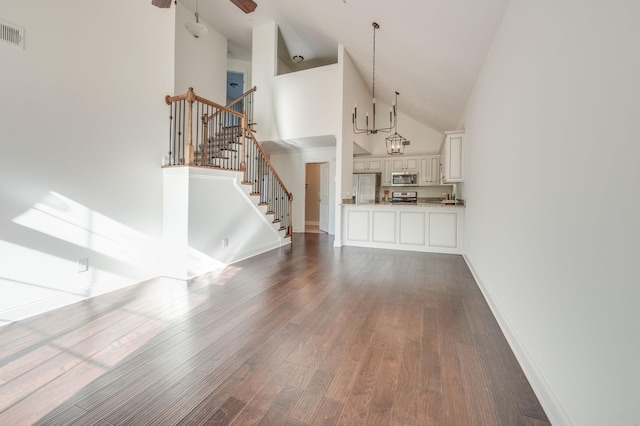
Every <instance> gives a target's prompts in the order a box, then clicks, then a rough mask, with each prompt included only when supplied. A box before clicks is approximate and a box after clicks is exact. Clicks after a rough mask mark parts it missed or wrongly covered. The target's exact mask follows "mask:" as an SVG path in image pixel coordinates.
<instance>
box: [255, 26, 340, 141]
mask: <svg viewBox="0 0 640 426" xmlns="http://www.w3.org/2000/svg"><path fill="white" fill-rule="evenodd" d="M277 39H278V27H277V25H276V24H275V23H273V22H268V23H266V24H263V25H261V26H259V27H256V28H254V29H253V46H252V54H253V58H252V78H253V81H254V84H255V85H256V86H257V88H258V91H257V93H256V97H255V102H254V105H255V109H254V114H255V120H256V122H257V123H258V134H257V136H258V138H259V140H260V142H268V141H282V140H288V139H299V138H309V137H316V136H325V135H336V134H337V133H338V132H339V130H340V109H339V106H340V99H341V92H340V84H339V78H340V74H339V68H338V65H336V64H332V65H326V66H323V67H318V68H311V69H307V70H303V71H298V72H292V73H289V74H284V75H279V76H276V75H275V66H276V65H275V64H276V54H277V50H276V49H277Z"/></svg>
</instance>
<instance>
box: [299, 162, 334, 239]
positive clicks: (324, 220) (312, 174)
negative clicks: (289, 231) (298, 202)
mask: <svg viewBox="0 0 640 426" xmlns="http://www.w3.org/2000/svg"><path fill="white" fill-rule="evenodd" d="M305 176H306V177H305V198H304V216H305V217H304V232H307V233H319V232H323V233H328V232H329V163H306V173H305Z"/></svg>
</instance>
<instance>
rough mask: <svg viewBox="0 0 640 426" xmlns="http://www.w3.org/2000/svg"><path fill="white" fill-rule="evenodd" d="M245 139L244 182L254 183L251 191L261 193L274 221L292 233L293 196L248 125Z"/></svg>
mask: <svg viewBox="0 0 640 426" xmlns="http://www.w3.org/2000/svg"><path fill="white" fill-rule="evenodd" d="M245 141H246V145H245V162H246V168H245V170H244V183H246V184H251V185H252V189H251V193H252V194H254V195H258V194H259V195H260V204H262V205H265V206H267V213H272V214H273V216H274V223H276V222H277V223H279V224H280V229H281V230H286V232H287V235H291V232H292V223H291V212H292V203H293V196H292V195H291V193H290V192H289V191H287V188H286V187H285V185H284V183H283V182H282V180H281V179H280V176H278V173H276V170H275V169H274V168H273V165H272V164H271V161H269V158H268V157H267V155H266V154H265V152H264V150H263V149H262V147H261V146H260V144H259V143H258V140H257V139H256V136H255V134H254V133H253V131H252V130H251V129H250V128H248V127H247V128H245Z"/></svg>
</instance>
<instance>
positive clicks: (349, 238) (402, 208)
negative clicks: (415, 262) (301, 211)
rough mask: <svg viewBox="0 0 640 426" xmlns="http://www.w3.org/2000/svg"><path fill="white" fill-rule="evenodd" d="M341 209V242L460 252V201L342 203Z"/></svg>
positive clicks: (413, 249)
mask: <svg viewBox="0 0 640 426" xmlns="http://www.w3.org/2000/svg"><path fill="white" fill-rule="evenodd" d="M341 209H342V244H343V245H345V246H358V247H373V248H385V249H396V250H411V251H423V252H434V253H450V254H462V241H463V238H462V237H463V223H464V205H462V204H456V205H454V204H448V205H445V204H442V203H440V202H439V201H438V202H418V203H417V204H412V205H406V204H391V203H382V204H342V206H341Z"/></svg>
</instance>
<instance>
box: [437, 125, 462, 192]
mask: <svg viewBox="0 0 640 426" xmlns="http://www.w3.org/2000/svg"><path fill="white" fill-rule="evenodd" d="M464 137H465V133H464V131H452V132H445V138H444V145H443V146H442V152H441V153H440V154H441V155H440V161H441V164H442V182H462V181H464Z"/></svg>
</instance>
